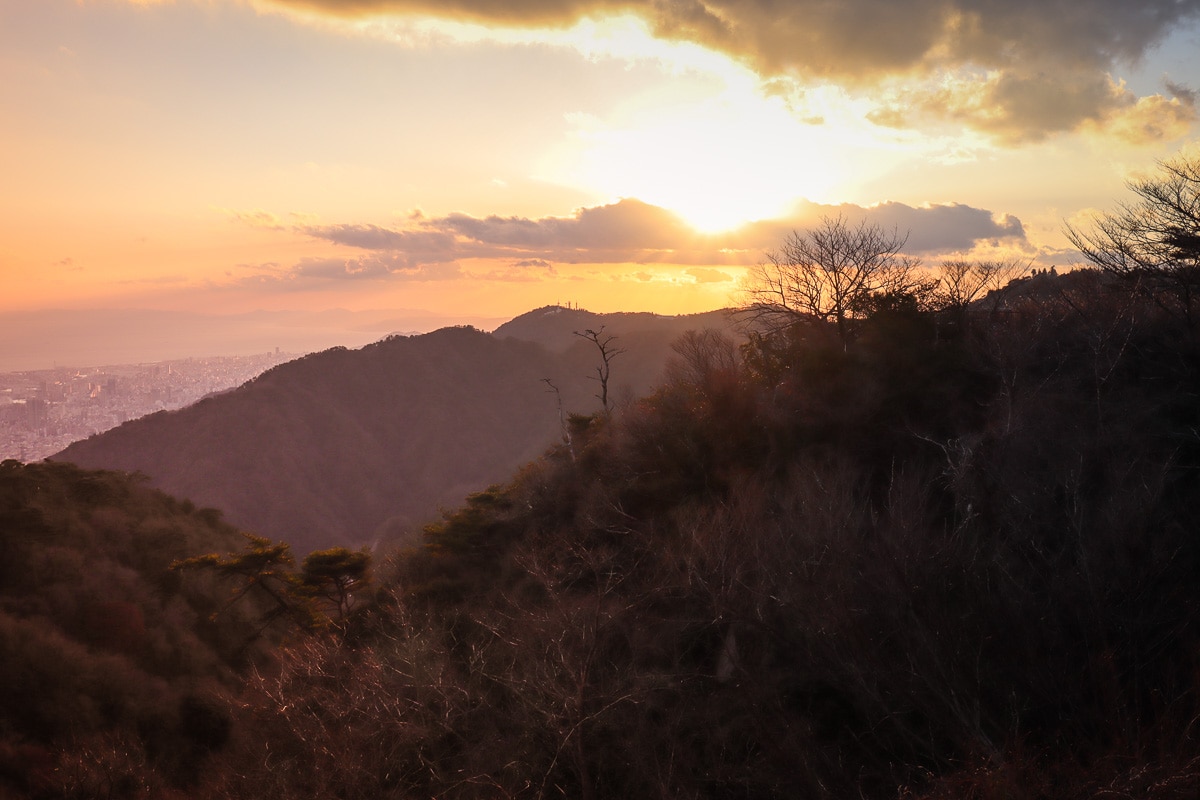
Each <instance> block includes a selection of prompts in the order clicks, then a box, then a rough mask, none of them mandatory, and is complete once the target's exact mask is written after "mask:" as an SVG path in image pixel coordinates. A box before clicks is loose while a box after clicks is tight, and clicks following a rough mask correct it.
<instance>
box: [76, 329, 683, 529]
mask: <svg viewBox="0 0 1200 800" xmlns="http://www.w3.org/2000/svg"><path fill="white" fill-rule="evenodd" d="M566 313H576V312H566ZM544 316H552V315H544ZM645 316H647V317H651V315H645ZM597 318H598V319H599V320H600V322H599V323H597V324H596V325H595V326H596V327H599V325H600V324H604V325H607V327H606V332H609V333H612V334H614V335H617V336H618V337H620V338H619V344H620V345H621V346H622V347H625V348H626V350H627V352H626V353H623V354H622V355H621V356H619V357H618V359H617V360H616V361H615V362H614V365H613V386H612V387H611V388H612V390H613V392H614V396H615V397H620V396H623V395H624V396H632V395H635V394H640V393H643V392H645V391H646V390H647V389H648V388H649V387H650V386H651V385H653V383H654V381H656V380H657V379H658V377H659V375H660V374H661V372H662V369H663V366H664V364H665V362H666V359H667V356H668V355H669V353H670V342H671V341H672V340H673V338H674V337H675V330H676V329H677V327H678V322H677V320H675V319H673V318H659V319H665V320H667V322H661V323H658V324H657V325H655V322H654V319H653V318H651V319H650V320H649V322H648V324H642V325H640V326H639V328H638V329H636V330H635V329H630V330H628V333H626V332H624V331H625V330H626V329H625V328H623V327H622V325H620V324H618V323H613V324H609V323H608V322H607V320H608V319H609V318H608V317H604V316H598V317H597ZM589 319H592V318H589ZM590 325H591V323H589V326H590ZM522 326H523V328H524V333H523V335H524V336H525V337H526V338H535V339H540V340H541V341H546V342H554V341H557V342H559V346H557V347H556V348H555V349H556V350H558V351H559V352H552V351H551V350H550V349H549V348H548V347H545V346H543V345H542V344H540V343H535V342H530V341H522V340H521V339H519V338H516V337H514V336H508V337H502V336H500V335H489V334H486V333H483V332H481V331H478V330H474V329H470V328H445V329H442V330H439V331H435V332H433V333H429V334H425V335H422V336H413V337H390V338H388V339H385V340H383V341H381V342H378V343H376V344H373V345H369V346H367V347H364V348H362V349H360V350H353V351H351V350H345V349H342V348H335V349H333V350H328V351H325V352H323V353H318V354H315V355H311V356H308V357H306V358H303V359H299V360H298V361H295V362H291V363H289V364H285V365H282V366H280V367H277V368H275V369H273V370H271V371H269V372H267V373H265V374H264V375H262V376H260V377H259V378H257V379H256V380H254V381H252V382H250V383H249V384H247V385H245V386H243V387H241V388H240V389H238V390H236V391H233V392H230V393H227V394H225V395H222V396H219V397H212V398H208V399H206V400H204V401H202V402H200V403H198V404H196V405H195V406H192V407H190V408H187V409H183V410H180V411H176V412H166V413H160V414H155V415H152V416H150V417H145V418H143V419H140V420H135V421H133V422H130V423H126V424H125V425H122V426H121V427H119V428H116V429H114V430H111V431H108V432H106V433H104V434H101V435H99V436H95V437H92V438H90V439H88V440H86V441H82V442H77V443H75V444H73V445H71V446H70V447H68V448H67V449H66V450H64V451H63V452H62V453H60V454H58V455H57V456H55V460H61V461H70V462H75V463H77V464H79V465H80V466H85V467H94V468H107V469H119V470H126V471H141V472H143V473H145V474H147V475H148V476H150V478H151V482H152V485H154V486H155V487H157V488H161V489H164V490H166V491H169V492H171V493H173V494H176V495H180V496H184V497H189V498H191V499H193V500H194V501H195V502H197V503H200V504H203V505H211V506H215V507H217V508H220V509H222V510H223V511H224V512H225V513H226V514H227V516H228V518H229V520H230V521H231V522H233V523H234V524H237V525H239V526H242V527H244V528H247V529H250V530H253V531H255V532H257V533H259V534H261V535H264V536H267V537H269V538H273V539H282V540H285V541H288V542H290V543H292V544H293V546H294V547H295V548H296V549H297V550H298V551H305V550H309V549H314V548H319V547H329V546H332V545H337V544H351V545H357V544H361V543H364V542H369V541H372V540H374V539H376V538H378V537H379V536H381V535H394V534H395V533H397V532H399V531H400V530H401V529H404V528H407V527H411V526H414V525H417V524H419V523H422V522H424V521H427V520H428V519H430V518H433V517H435V516H436V515H437V513H438V510H439V508H440V507H442V506H448V505H454V504H456V503H458V502H459V501H461V499H462V498H463V497H464V496H465V495H466V494H467V493H469V492H471V491H476V490H478V489H481V488H483V487H485V486H487V485H488V484H489V483H492V482H494V481H496V480H499V479H502V478H504V477H505V476H507V475H508V474H510V473H511V471H512V470H513V469H514V468H516V467H517V466H519V465H520V464H522V463H524V462H526V461H529V460H530V459H532V458H534V457H536V456H537V455H538V454H539V453H541V452H542V451H543V450H544V449H545V448H546V447H547V446H548V445H550V444H551V443H553V442H554V441H555V440H556V439H557V438H558V437H559V436H560V430H561V429H560V417H559V408H558V399H559V398H558V397H556V396H555V394H554V393H553V392H551V391H550V390H549V389H548V387H547V385H546V384H545V382H544V379H546V378H549V379H551V380H552V381H553V383H554V385H555V386H556V387H558V389H559V391H560V396H561V400H562V403H563V407H564V409H565V410H566V411H586V412H590V411H592V410H595V408H596V406H597V401H596V400H595V398H594V396H593V395H594V394H595V392H596V385H595V381H593V380H589V376H591V375H593V374H594V369H595V364H596V363H597V360H598V355H597V353H596V350H595V347H594V345H592V344H590V343H589V342H586V341H584V340H583V339H581V338H579V337H576V336H574V335H573V334H571V333H570V332H566V333H561V332H558V333H555V332H554V331H551V330H548V329H546V328H545V327H539V326H538V325H537V324H536V320H535V319H527V320H523V321H522ZM498 333H499V332H498Z"/></svg>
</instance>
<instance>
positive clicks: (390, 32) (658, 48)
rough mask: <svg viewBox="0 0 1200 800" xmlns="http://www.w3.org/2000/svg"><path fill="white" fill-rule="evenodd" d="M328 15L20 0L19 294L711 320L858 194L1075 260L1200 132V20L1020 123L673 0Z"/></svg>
mask: <svg viewBox="0 0 1200 800" xmlns="http://www.w3.org/2000/svg"><path fill="white" fill-rule="evenodd" d="M300 8H301V6H300V5H299V4H292V5H289V0H175V1H174V2H138V0H107V1H106V2H99V1H95V2H91V1H89V2H79V1H78V0H41V1H40V2H38V3H26V2H22V0H0V114H2V115H3V117H2V118H3V119H4V120H5V124H4V125H3V126H0V174H2V175H4V176H5V186H4V188H3V190H2V191H0V241H2V242H3V243H4V250H3V252H0V281H2V284H0V286H2V288H0V310H6V309H15V308H27V309H35V308H39V307H42V308H48V307H54V306H60V305H64V304H67V305H71V306H73V307H83V306H86V305H87V304H89V303H92V304H95V305H107V306H112V305H130V306H138V307H152V306H155V305H158V306H161V307H168V306H169V307H171V308H179V309H183V308H187V307H189V305H190V306H191V307H194V308H202V307H203V308H215V309H221V310H226V309H234V308H237V309H252V308H255V307H263V308H275V309H281V308H285V307H288V306H295V307H304V308H320V307H323V306H338V307H346V308H367V307H379V306H380V305H386V306H389V307H397V308H413V307H421V308H427V309H432V310H437V311H439V312H445V313H456V312H457V311H459V310H462V312H463V313H467V312H468V311H469V312H470V313H472V314H476V315H478V314H485V315H488V314H493V313H494V314H495V315H503V314H506V313H510V312H515V313H520V311H521V310H524V309H521V306H523V305H528V306H529V307H534V306H537V305H545V304H547V303H551V302H554V301H555V299H556V298H558V299H566V298H568V297H569V298H570V299H571V300H572V301H573V302H579V303H581V304H583V305H585V306H588V305H594V306H597V307H605V308H610V309H611V308H615V307H616V306H619V305H620V304H621V302H622V301H624V302H627V303H629V304H630V305H638V306H641V307H642V308H643V310H653V309H646V308H645V306H646V304H657V305H659V306H660V307H661V308H662V309H663V310H667V309H670V310H671V311H673V312H680V311H699V310H707V309H710V308H714V307H718V306H720V305H725V304H727V303H728V302H729V301H730V300H731V298H732V297H733V292H734V289H735V286H736V282H737V278H738V276H739V274H740V272H741V270H744V269H745V268H746V267H747V266H748V265H750V264H753V263H755V262H756V261H759V260H761V259H762V257H763V254H764V252H765V251H767V250H769V249H771V248H773V247H775V246H777V245H778V242H779V239H780V238H781V237H782V236H784V235H786V233H787V232H788V231H789V230H792V229H795V228H798V227H803V226H805V225H808V224H811V223H812V222H813V221H814V219H816V218H819V216H820V215H821V214H830V213H842V212H843V211H844V212H846V213H848V214H850V215H855V214H870V213H877V212H878V213H885V212H886V213H893V212H894V213H897V214H900V217H898V218H899V219H903V220H905V222H904V223H903V224H904V225H906V226H907V225H910V224H911V225H913V226H914V227H920V226H927V227H928V229H927V230H926V229H921V230H919V231H916V232H918V233H920V234H922V236H923V239H922V240H923V241H925V242H927V243H928V245H927V246H928V250H927V251H925V252H922V253H918V254H917V255H920V256H922V257H925V258H927V259H933V260H936V258H938V257H939V255H940V254H943V253H948V252H955V253H970V252H985V251H986V252H989V253H990V252H999V251H1002V250H1004V249H1005V248H1010V249H1015V250H1019V251H1020V252H1022V253H1025V254H1030V255H1031V257H1033V256H1036V257H1038V258H1043V259H1046V262H1047V263H1058V264H1063V263H1065V262H1066V261H1067V260H1069V258H1070V254H1069V253H1068V252H1066V250H1065V244H1064V242H1063V238H1062V235H1061V226H1062V221H1063V220H1064V219H1070V218H1073V215H1075V214H1076V213H1077V212H1078V211H1079V210H1080V209H1082V208H1086V207H1097V208H1107V207H1111V205H1112V204H1113V203H1115V202H1118V201H1119V200H1121V199H1122V197H1123V192H1124V191H1125V190H1124V187H1123V181H1124V179H1125V177H1126V176H1127V175H1128V173H1129V171H1130V170H1133V169H1144V168H1146V167H1148V166H1152V165H1153V163H1154V160H1155V159H1157V158H1164V157H1168V156H1170V155H1171V154H1172V153H1173V152H1174V151H1175V150H1177V149H1178V148H1179V146H1180V144H1181V142H1182V141H1183V140H1184V139H1186V138H1187V137H1188V136H1189V135H1194V133H1195V125H1194V123H1193V122H1192V119H1193V117H1194V109H1192V107H1191V106H1190V105H1189V102H1191V100H1190V99H1189V98H1191V95H1189V91H1191V90H1189V89H1188V87H1189V86H1193V87H1194V86H1195V85H1197V84H1200V72H1198V71H1197V70H1198V65H1197V63H1196V62H1195V59H1194V47H1193V46H1192V44H1191V40H1190V39H1189V38H1188V36H1189V35H1194V29H1188V30H1183V31H1182V32H1181V33H1180V34H1179V36H1174V37H1169V38H1168V40H1167V41H1166V42H1165V43H1164V44H1163V47H1162V52H1161V53H1160V52H1159V51H1147V53H1146V57H1147V61H1146V64H1145V66H1144V68H1140V69H1138V70H1133V71H1131V72H1129V74H1127V75H1114V76H1112V77H1111V78H1110V79H1109V81H1108V82H1107V83H1104V84H1103V85H1100V86H1099V88H1098V90H1097V91H1098V93H1099V95H1098V96H1100V97H1101V99H1102V100H1103V102H1104V103H1107V104H1108V105H1106V106H1103V107H1102V108H1100V112H1097V113H1096V114H1095V115H1093V118H1088V119H1087V120H1086V121H1085V122H1084V123H1081V124H1079V125H1076V126H1075V127H1074V128H1071V127H1069V126H1068V127H1065V128H1064V127H1061V126H1060V127H1059V128H1054V129H1050V130H1049V132H1048V133H1046V134H1045V135H1044V136H1042V138H1037V136H1038V135H1040V134H1038V132H1037V131H1034V132H1033V134H1031V135H1030V137H1029V138H1028V139H1016V138H1010V139H1008V140H1004V141H1001V139H1002V136H1001V134H1003V135H1010V134H1011V133H1012V131H1013V130H1015V128H1013V125H1015V124H1016V122H1014V121H1013V117H1012V112H1013V111H1014V108H1015V107H1014V106H1011V105H1010V106H1008V107H1006V110H1004V111H1003V112H1002V111H1001V110H997V109H993V108H991V107H989V106H987V103H988V102H991V101H992V100H994V99H995V98H997V97H998V96H999V95H1000V93H1002V92H1003V91H1004V90H1005V88H1006V84H1005V81H1004V79H1005V78H1006V77H1007V73H1003V72H1002V71H992V72H984V71H980V72H978V73H975V72H972V71H971V70H970V69H969V68H968V67H969V65H968V67H963V65H961V64H957V65H955V64H952V65H950V67H948V68H947V69H945V70H942V71H940V72H938V71H933V72H930V71H924V72H922V71H921V70H920V68H919V65H918V67H913V68H911V69H897V70H896V71H893V72H889V73H886V74H884V73H881V72H879V67H878V64H875V65H874V66H871V67H869V68H868V67H864V69H863V71H862V72H861V73H854V72H853V70H851V71H850V72H847V71H846V70H847V69H849V68H850V67H852V66H853V65H849V66H848V65H847V64H846V63H840V62H839V63H837V64H832V65H831V70H830V71H829V73H828V76H827V77H822V78H819V79H818V78H814V77H812V75H813V74H814V73H805V72H803V71H802V70H799V69H797V70H793V71H791V72H789V71H788V70H786V69H781V70H776V71H774V72H769V71H768V70H764V69H763V61H762V60H761V59H758V58H757V56H758V55H761V54H762V52H760V51H759V50H755V49H754V48H755V47H757V46H758V45H762V44H763V43H764V42H766V43H767V44H770V42H769V41H768V40H767V39H759V40H757V42H758V45H753V44H747V43H746V42H749V39H747V40H746V41H744V42H743V41H741V40H740V39H739V40H738V42H734V41H733V40H729V41H726V42H725V44H721V43H720V42H719V41H717V40H716V39H713V38H711V37H710V38H706V36H707V34H703V32H697V31H699V29H698V28H697V29H696V30H695V31H693V30H690V29H678V30H675V29H669V28H664V27H662V26H661V25H659V26H657V27H656V26H655V24H654V22H655V19H656V18H655V17H654V13H657V12H652V11H648V10H645V9H642V10H641V11H640V12H639V13H642V14H643V15H644V17H639V16H634V15H632V14H626V15H617V16H611V17H602V18H601V17H596V18H582V19H577V18H576V17H573V16H572V14H573V13H574V12H575V9H576V8H577V7H576V6H570V7H566V6H564V7H563V8H562V9H557V13H558V17H557V18H556V19H558V21H559V22H557V23H555V25H551V24H547V26H546V27H543V28H538V27H534V26H530V25H526V27H524V28H522V27H520V26H515V25H511V24H509V23H510V21H511V20H512V19H521V18H526V19H527V18H530V17H528V16H526V17H521V16H520V15H519V14H516V15H508V14H505V13H504V11H503V9H497V10H495V16H494V20H495V21H494V23H485V22H475V23H465V22H461V21H458V22H455V21H448V20H445V19H439V18H435V17H431V16H428V15H427V16H423V17H422V16H402V15H396V14H390V15H389V14H380V15H376V16H374V17H361V16H359V17H349V16H337V15H336V14H334V13H331V12H329V11H325V12H322V11H320V10H314V9H316V8H317V5H313V4H310V5H308V6H306V7H305V8H306V10H298V9H300ZM330 8H332V5H331V6H330ZM667 10H668V11H669V9H667ZM555 11H556V9H554V8H550V7H547V9H546V13H547V15H549V14H550V13H551V12H555ZM783 11H784V10H781V11H780V13H783ZM491 13H492V11H489V10H487V9H483V7H482V6H481V7H480V10H479V15H481V16H480V18H481V19H482V15H483V14H491ZM663 13H666V11H664V12H663ZM731 13H732V12H731ZM792 21H793V22H795V20H792ZM870 22H871V21H870V20H864V21H863V24H864V25H869V24H870ZM763 24H765V23H763ZM664 30H673V31H674V32H673V33H672V34H670V35H668V34H665V33H663V31H664ZM763 30H767V29H766V28H764V29H762V30H759V31H758V34H761V33H762V32H763ZM1181 30H1182V29H1181ZM768 32H769V31H768ZM752 33H754V32H752V31H751V32H747V35H748V36H749V35H750V34H752ZM672 36H673V37H674V38H671V37H672ZM768 38H769V37H768ZM685 39H686V40H687V41H685ZM739 42H740V43H739ZM742 45H745V48H744V49H740V50H739V47H742ZM764 46H765V45H764ZM935 56H936V57H937V58H945V59H949V58H951V57H952V56H953V53H952V52H951V51H950V50H945V51H937V52H936V53H933V54H932V55H931V56H930V57H931V58H933V57H935ZM828 57H830V58H833V57H834V56H828ZM837 58H841V56H837ZM756 59H757V60H756ZM881 63H882V62H881ZM834 67H836V69H834ZM872 69H874V70H875V72H871V71H870V70H872ZM838 70H841V71H840V72H839V71H838ZM852 73H853V74H852ZM1167 73H1169V74H1170V76H1171V78H1170V79H1171V81H1172V82H1173V84H1172V86H1175V84H1177V85H1178V86H1175V88H1171V89H1170V90H1169V91H1168V92H1167V94H1170V95H1171V96H1170V97H1168V96H1167V95H1166V94H1162V93H1161V90H1160V88H1158V85H1159V83H1161V82H1162V78H1161V76H1162V75H1164V74H1167ZM820 74H822V75H824V73H820ZM1048 77H1049V79H1050V82H1051V84H1052V83H1053V79H1054V78H1055V75H1054V74H1049V76H1048ZM1068 77H1071V78H1072V79H1074V78H1077V77H1078V76H1077V75H1076V74H1075V73H1071V74H1070V75H1068ZM1156 82H1158V83H1156ZM1037 86H1042V84H1037V85H1036V86H1035V88H1037ZM1043 88H1045V87H1044V86H1043ZM1084 88H1086V86H1085V87H1084ZM1172 93H1173V94H1172ZM1084 99H1086V97H1085V98H1084ZM939 103H942V104H944V108H941V110H942V111H945V110H946V109H949V110H950V112H953V113H950V114H948V115H947V114H946V113H943V114H941V116H940V117H939V116H938V113H939V108H940V107H939ZM1017 110H1020V109H1017ZM1024 111H1025V112H1027V116H1028V115H1032V117H1038V115H1039V114H1040V115H1042V116H1047V117H1049V118H1053V116H1054V113H1057V111H1058V109H1056V108H1054V107H1053V106H1052V105H1050V104H1046V103H1042V104H1041V105H1038V104H1036V103H1035V104H1033V105H1031V106H1030V108H1026V109H1024ZM1101 112H1102V113H1101ZM955 114H959V115H960V117H955V116H954V115H955ZM972 114H974V115H975V116H974V117H971V118H970V119H968V116H970V115H972ZM989 114H990V116H989ZM1006 114H1007V116H1006ZM1051 121H1052V120H1051ZM987 125H996V126H1001V127H1003V126H1008V127H1003V130H1001V129H1000V128H997V130H999V131H1000V133H998V134H997V136H994V137H993V136H989V133H988V131H987V130H986V126H987ZM1156 136H1157V137H1158V138H1155V137H1156ZM889 203H890V204H903V205H904V208H902V209H899V210H897V209H898V208H899V207H898V206H894V207H893V208H892V210H891V211H887V209H886V208H885V207H886V206H887V204H889ZM881 204H882V205H881ZM879 209H884V211H879ZM955 209H957V211H956V210H955ZM1005 215H1012V216H1013V217H1016V218H1018V219H1019V220H1020V222H1021V225H1022V226H1023V229H1014V230H1019V231H1020V233H1019V234H1017V233H1012V231H1009V232H1008V233H1005V229H1004V228H1003V225H1002V223H1001V222H997V221H996V220H1001V221H1002V220H1003V219H1004V218H1005ZM681 223H682V224H681ZM685 225H686V226H687V227H686V228H685V227H684V226H685ZM964 225H966V226H968V227H966V228H963V227H962V226H964ZM955 226H959V227H957V228H956V227H955ZM971 226H973V227H971ZM1010 233H1012V235H1009V234H1010ZM996 236H999V237H1000V238H995V237H996ZM917 239H921V237H914V240H917Z"/></svg>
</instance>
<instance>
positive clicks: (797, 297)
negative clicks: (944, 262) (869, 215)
mask: <svg viewBox="0 0 1200 800" xmlns="http://www.w3.org/2000/svg"><path fill="white" fill-rule="evenodd" d="M906 240H907V236H901V235H900V234H899V232H898V231H895V230H893V231H890V232H889V231H887V230H885V229H884V228H882V227H880V226H879V225H876V224H872V223H868V222H867V221H866V220H864V221H862V222H860V223H859V224H857V225H852V224H851V223H850V222H848V221H847V220H846V219H845V218H844V217H840V216H838V217H825V218H824V219H822V221H821V224H820V225H818V226H816V227H815V228H813V229H811V230H809V231H805V232H800V231H793V232H792V233H791V234H790V235H789V236H788V237H787V239H785V241H784V243H783V244H782V245H781V246H780V248H779V249H778V250H775V251H771V252H769V253H768V254H767V261H766V262H765V263H760V264H759V265H757V266H756V267H754V268H753V269H752V270H751V272H750V275H749V279H748V283H747V288H746V295H747V303H746V306H745V308H744V309H743V315H744V316H745V317H747V318H749V319H750V320H752V321H753V322H755V323H756V324H758V325H761V326H765V327H767V328H770V329H778V328H781V327H786V326H789V325H792V324H794V323H795V322H797V321H802V320H804V319H806V318H815V319H818V320H822V321H827V322H832V323H833V324H834V325H835V326H836V328H837V333H838V337H839V339H840V340H841V342H842V344H843V346H845V345H846V344H847V343H848V342H849V340H850V338H851V334H852V332H851V330H850V322H851V320H853V319H854V318H856V317H859V316H862V315H863V314H864V312H866V311H868V310H869V309H870V308H871V307H872V304H878V303H879V302H880V301H883V300H885V298H897V297H900V296H904V295H908V296H920V295H923V294H928V293H929V292H931V291H932V289H933V286H934V284H933V283H932V282H931V281H929V280H928V279H926V278H923V277H922V276H921V275H920V274H919V273H918V272H917V267H918V262H917V261H915V260H914V259H911V258H908V257H907V256H903V255H901V254H900V250H901V248H903V247H904V243H905V241H906Z"/></svg>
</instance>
